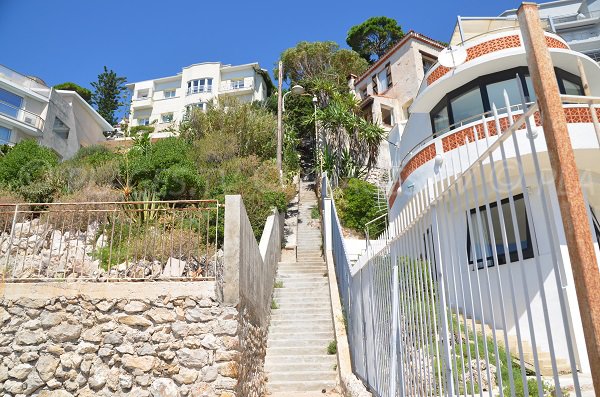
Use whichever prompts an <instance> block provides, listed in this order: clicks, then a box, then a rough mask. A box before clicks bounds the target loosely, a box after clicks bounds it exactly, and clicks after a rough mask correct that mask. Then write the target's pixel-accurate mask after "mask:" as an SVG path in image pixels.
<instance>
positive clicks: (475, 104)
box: [450, 87, 483, 122]
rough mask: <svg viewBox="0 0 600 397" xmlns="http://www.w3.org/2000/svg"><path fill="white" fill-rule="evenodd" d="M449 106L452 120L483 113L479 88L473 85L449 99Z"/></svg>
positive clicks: (460, 119)
mask: <svg viewBox="0 0 600 397" xmlns="http://www.w3.org/2000/svg"><path fill="white" fill-rule="evenodd" d="M450 108H451V109H452V115H453V116H454V120H456V121H462V120H466V119H470V118H472V117H473V116H477V115H480V114H481V113H483V102H482V100H481V91H480V90H479V87H475V88H473V89H471V90H470V91H467V92H465V93H464V94H462V95H460V96H458V97H456V98H454V99H452V100H451V101H450ZM456 121H455V122H456Z"/></svg>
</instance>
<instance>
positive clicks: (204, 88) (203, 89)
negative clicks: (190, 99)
mask: <svg viewBox="0 0 600 397" xmlns="http://www.w3.org/2000/svg"><path fill="white" fill-rule="evenodd" d="M210 92H212V85H199V86H197V87H190V88H188V89H187V92H186V95H193V94H202V93H210Z"/></svg>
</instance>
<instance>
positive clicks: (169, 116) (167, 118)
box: [160, 113, 173, 123]
mask: <svg viewBox="0 0 600 397" xmlns="http://www.w3.org/2000/svg"><path fill="white" fill-rule="evenodd" d="M160 120H161V121H162V122H163V123H170V122H172V121H173V113H163V114H161V115H160Z"/></svg>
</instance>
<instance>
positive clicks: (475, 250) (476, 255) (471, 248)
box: [467, 194, 533, 269]
mask: <svg viewBox="0 0 600 397" xmlns="http://www.w3.org/2000/svg"><path fill="white" fill-rule="evenodd" d="M513 202H514V208H515V218H516V220H517V225H516V227H517V230H518V231H519V237H520V240H521V241H517V239H516V234H515V225H514V223H513V221H512V219H513V217H512V212H511V207H510V201H509V199H508V198H506V199H504V200H502V201H501V202H500V204H501V206H502V215H503V219H502V222H504V225H505V229H506V239H507V241H506V243H507V244H506V245H507V246H508V255H509V257H508V260H510V262H516V261H518V260H519V256H518V251H519V248H520V249H521V251H522V253H523V259H530V258H533V246H532V241H531V233H530V231H529V222H528V220H527V212H526V209H525V200H524V198H523V195H522V194H519V195H516V196H513ZM489 207H490V211H491V214H490V216H491V219H492V230H493V232H494V241H491V237H490V228H489V223H488V214H487V208H486V206H482V207H479V216H477V209H475V208H473V209H472V210H470V211H469V214H468V216H469V217H470V224H469V222H467V255H468V257H469V264H471V265H472V264H474V263H477V268H478V269H483V268H484V261H485V263H486V264H487V266H488V267H490V266H494V260H493V259H494V252H493V247H496V252H497V254H498V262H499V264H500V265H503V264H505V263H506V254H505V251H504V242H503V240H502V229H501V226H500V215H499V211H498V206H497V205H496V203H495V202H494V203H491V204H490V205H489ZM470 227H472V228H473V230H470ZM481 235H483V241H482V240H481ZM471 238H473V241H471Z"/></svg>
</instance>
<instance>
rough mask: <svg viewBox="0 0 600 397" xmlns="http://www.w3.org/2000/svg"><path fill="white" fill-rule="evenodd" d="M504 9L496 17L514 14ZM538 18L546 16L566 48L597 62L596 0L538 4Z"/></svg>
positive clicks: (599, 9) (599, 14)
mask: <svg viewBox="0 0 600 397" xmlns="http://www.w3.org/2000/svg"><path fill="white" fill-rule="evenodd" d="M516 12H517V10H506V11H504V12H503V13H502V14H501V15H500V16H502V17H507V16H514V15H516ZM539 13H540V17H542V18H548V19H549V20H550V24H551V27H552V29H553V30H554V31H555V32H556V33H557V34H559V35H560V36H561V37H562V38H563V39H564V40H565V41H566V42H567V44H569V47H570V48H571V49H573V50H575V51H579V52H583V53H584V54H586V55H588V56H589V57H590V58H592V59H594V60H595V61H600V0H558V1H550V2H547V3H540V4H539Z"/></svg>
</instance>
